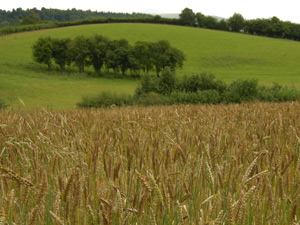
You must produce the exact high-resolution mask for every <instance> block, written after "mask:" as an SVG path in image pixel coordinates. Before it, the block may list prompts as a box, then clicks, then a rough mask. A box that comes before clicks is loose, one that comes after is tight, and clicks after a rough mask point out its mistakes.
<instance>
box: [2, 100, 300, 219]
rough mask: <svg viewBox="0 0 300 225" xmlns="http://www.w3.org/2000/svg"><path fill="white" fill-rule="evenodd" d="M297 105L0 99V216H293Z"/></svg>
mask: <svg viewBox="0 0 300 225" xmlns="http://www.w3.org/2000/svg"><path fill="white" fill-rule="evenodd" d="M299 107H300V104H299V102H297V103H285V104H265V103H264V104H262V103H257V104H244V105H227V106H222V105H218V106H172V107H147V108H142V107H140V108H135V107H123V108H114V109H100V110H68V111H60V112H58V111H46V110H39V111H32V112H30V113H22V112H17V113H16V112H11V111H0V133H1V135H0V149H1V155H0V159H1V160H0V175H1V180H0V181H1V182H0V190H1V196H0V203H1V204H0V211H1V214H0V218H1V221H2V222H3V223H4V224H6V223H7V224H45V225H50V224H55V220H56V221H58V223H57V224H139V225H141V224H182V225H183V224H243V225H244V224H249V225H250V224H266V225H268V224H277V225H284V224H298V223H299V218H300V201H299V196H300V195H299V194H300V189H299V184H300V154H299V149H300V142H299V137H300V114H299V113H298V111H299ZM297 222H298V223H297Z"/></svg>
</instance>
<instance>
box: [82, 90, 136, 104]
mask: <svg viewBox="0 0 300 225" xmlns="http://www.w3.org/2000/svg"><path fill="white" fill-rule="evenodd" d="M132 104H133V98H132V97H131V96H129V95H124V94H116V93H110V92H102V93H101V94H100V95H98V96H96V97H83V99H82V101H81V102H80V103H78V104H77V106H78V107H80V108H94V107H110V106H112V105H115V106H123V105H132Z"/></svg>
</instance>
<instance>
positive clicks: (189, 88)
mask: <svg viewBox="0 0 300 225" xmlns="http://www.w3.org/2000/svg"><path fill="white" fill-rule="evenodd" d="M226 88H227V85H226V84H225V83H224V82H222V81H220V80H215V76H214V75H212V74H206V73H202V74H200V75H199V74H194V75H192V76H190V77H186V76H185V77H184V78H183V80H182V81H181V84H179V89H180V90H181V91H186V92H197V91H199V90H200V91H203V90H217V91H218V92H220V93H223V92H224V91H225V90H226Z"/></svg>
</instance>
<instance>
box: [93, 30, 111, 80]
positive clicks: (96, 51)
mask: <svg viewBox="0 0 300 225" xmlns="http://www.w3.org/2000/svg"><path fill="white" fill-rule="evenodd" d="M108 41H109V40H108V38H106V37H103V36H102V35H96V36H94V37H92V38H90V39H89V42H88V49H89V53H88V55H89V64H91V65H93V67H94V69H95V72H96V73H97V74H99V75H100V74H101V69H102V67H103V65H104V62H105V58H106V54H107V50H108Z"/></svg>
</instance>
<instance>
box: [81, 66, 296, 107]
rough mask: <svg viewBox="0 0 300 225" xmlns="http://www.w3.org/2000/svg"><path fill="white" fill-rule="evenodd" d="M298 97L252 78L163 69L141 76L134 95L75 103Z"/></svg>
mask: <svg viewBox="0 0 300 225" xmlns="http://www.w3.org/2000/svg"><path fill="white" fill-rule="evenodd" d="M299 97H300V91H299V90H297V89H295V88H293V87H292V88H291V87H290V88H289V87H282V86H281V85H278V84H276V83H274V84H273V86H272V87H266V86H264V85H259V84H258V81H257V80H255V79H252V80H242V79H239V80H235V81H233V82H232V83H231V84H229V85H227V84H225V83H224V82H222V81H220V80H215V77H214V76H213V75H208V74H200V75H193V76H190V77H184V79H176V77H175V74H174V73H173V72H172V71H171V70H170V69H169V68H165V69H164V71H163V73H162V76H161V77H154V76H153V77H151V76H149V75H148V76H145V77H143V78H142V80H141V82H140V86H139V87H138V88H137V89H136V91H135V96H134V97H131V96H127V97H125V96H117V95H115V94H108V93H103V94H101V95H99V96H97V97H84V98H83V99H82V102H80V103H78V104H77V106H78V107H108V106H110V105H117V106H120V105H170V104H219V103H227V104H228V103H245V102H252V101H263V102H287V101H296V100H299Z"/></svg>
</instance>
